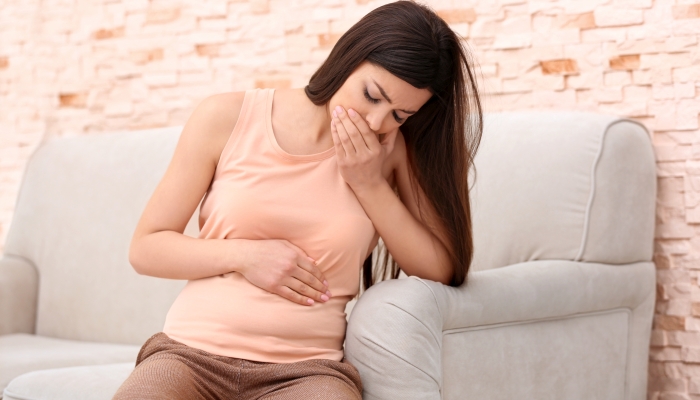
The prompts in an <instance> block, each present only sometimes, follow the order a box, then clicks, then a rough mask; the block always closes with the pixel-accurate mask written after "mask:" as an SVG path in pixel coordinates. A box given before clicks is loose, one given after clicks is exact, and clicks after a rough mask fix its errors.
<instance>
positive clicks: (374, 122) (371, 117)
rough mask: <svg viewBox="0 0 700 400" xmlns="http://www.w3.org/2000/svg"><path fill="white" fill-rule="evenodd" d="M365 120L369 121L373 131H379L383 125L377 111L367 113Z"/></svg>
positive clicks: (368, 123)
mask: <svg viewBox="0 0 700 400" xmlns="http://www.w3.org/2000/svg"><path fill="white" fill-rule="evenodd" d="M365 120H366V121H367V125H368V126H369V129H371V130H373V131H378V130H379V129H380V128H381V127H382V119H381V117H380V116H379V115H377V114H376V113H372V114H367V117H366V118H365Z"/></svg>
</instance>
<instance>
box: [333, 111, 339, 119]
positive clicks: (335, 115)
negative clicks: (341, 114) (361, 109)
mask: <svg viewBox="0 0 700 400" xmlns="http://www.w3.org/2000/svg"><path fill="white" fill-rule="evenodd" d="M333 116H334V117H336V118H338V114H336V112H335V110H333Z"/></svg>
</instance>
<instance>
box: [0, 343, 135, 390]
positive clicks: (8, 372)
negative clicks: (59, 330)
mask: <svg viewBox="0 0 700 400" xmlns="http://www.w3.org/2000/svg"><path fill="white" fill-rule="evenodd" d="M138 351H139V346H134V345H124V344H112V343H95V342H85V341H76V340H64V339H55V338H48V337H42V336H37V335H28V334H24V333H18V334H11V335H3V336H0V391H2V389H3V388H4V387H5V386H7V384H8V383H9V382H10V381H11V380H12V379H14V378H15V377H17V376H20V375H22V374H24V373H27V372H30V371H36V370H41V369H48V368H60V367H70V366H78V365H92V364H107V363H116V362H127V361H130V362H131V363H132V365H133V362H134V360H136V355H137V354H138Z"/></svg>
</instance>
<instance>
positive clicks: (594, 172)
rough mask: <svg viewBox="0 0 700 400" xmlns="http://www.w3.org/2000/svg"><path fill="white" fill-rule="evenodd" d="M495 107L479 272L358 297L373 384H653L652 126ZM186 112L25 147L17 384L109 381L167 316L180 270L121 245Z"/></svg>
mask: <svg viewBox="0 0 700 400" xmlns="http://www.w3.org/2000/svg"><path fill="white" fill-rule="evenodd" d="M485 122H486V126H485V132H484V136H483V140H482V143H481V147H480V149H479V153H478V155H477V159H476V165H477V174H478V175H477V179H476V182H475V186H474V189H473V190H472V196H473V198H472V206H473V219H474V234H475V248H476V250H475V258H474V263H473V266H472V272H471V273H470V277H469V281H468V284H467V285H465V286H462V287H460V288H451V287H447V286H444V285H441V284H438V283H435V282H431V281H426V280H422V279H418V278H415V277H410V278H408V279H399V280H393V281H385V282H381V283H379V284H377V285H376V286H375V287H373V288H371V289H370V290H368V291H367V292H365V293H364V294H363V295H362V296H361V297H360V300H359V301H358V302H357V304H356V305H355V307H354V309H353V310H352V313H351V314H350V319H349V325H348V330H347V336H346V342H345V346H346V355H347V357H348V358H349V359H350V361H351V362H353V364H355V365H356V366H357V368H358V369H359V371H360V373H361V375H362V380H363V384H364V385H365V393H364V398H365V399H444V400H448V399H449V400H452V399H538V400H539V399H626V400H632V399H635V400H643V399H646V379H647V358H648V351H649V350H648V348H649V339H650V331H651V321H652V316H653V306H654V296H655V271H654V264H653V263H652V261H651V259H652V250H653V236H654V208H655V198H656V178H655V162H654V155H653V151H652V147H651V142H650V139H649V134H648V132H647V131H646V130H645V129H644V128H643V126H641V125H639V124H637V123H635V122H633V121H630V120H626V119H620V118H618V117H615V116H609V115H600V114H592V113H584V112H563V111H557V112H534V111H530V112H509V113H490V114H486V120H485ZM180 129H181V127H172V128H165V129H155V130H148V131H138V132H117V133H112V134H100V135H90V136H83V137H72V138H66V139H60V140H51V141H48V142H46V143H44V144H43V145H42V146H40V147H39V149H38V150H37V151H36V152H35V153H34V154H33V156H32V157H31V159H30V160H29V163H28V166H27V169H26V173H25V175H24V179H23V182H22V186H21V190H20V193H19V196H18V201H17V206H16V209H15V214H14V216H13V220H12V225H11V227H10V231H9V234H8V240H7V243H6V248H5V254H4V256H3V258H2V259H0V389H2V388H3V387H5V386H7V387H6V388H5V390H4V396H5V397H4V398H5V400H10V399H76V398H81V399H109V398H111V395H112V394H113V393H114V391H115V390H116V389H117V387H118V386H119V385H120V384H121V382H122V381H123V380H124V379H125V378H126V377H127V376H128V374H129V373H130V372H131V370H132V368H133V363H134V360H135V357H136V354H137V352H138V349H139V347H140V345H141V344H142V343H143V342H144V341H145V340H146V338H148V337H149V336H150V335H152V334H153V333H155V332H158V331H159V330H160V329H161V328H162V325H163V321H164V317H165V313H166V312H167V310H168V308H169V306H170V304H171V302H172V301H173V299H174V298H175V296H176V295H177V293H178V292H179V290H180V289H181V288H182V286H183V284H184V282H181V281H170V280H165V279H156V278H151V277H146V276H139V275H137V274H136V273H135V272H134V271H133V269H132V268H131V267H130V266H129V264H128V259H127V251H128V245H129V240H130V237H131V233H132V231H133V229H134V227H135V224H136V222H137V220H138V218H139V216H140V214H141V211H142V209H143V207H144V206H145V204H146V201H147V200H148V198H149V196H150V194H151V192H152V191H153V189H154V187H155V185H156V184H157V182H158V181H159V179H160V177H161V176H162V174H163V172H164V171H165V168H166V166H167V163H168V161H169V159H170V157H171V156H172V152H173V150H174V146H175V143H176V141H177V138H178V135H179V132H180ZM471 180H472V181H473V177H472V179H471ZM197 216H198V215H197V213H195V215H193V217H192V219H191V221H190V224H189V225H188V227H187V230H186V234H188V235H190V236H196V234H197V226H196V223H195V221H196V218H197ZM353 304H354V302H353V303H351V304H349V306H350V307H349V308H348V312H349V311H350V309H351V306H352V305H353Z"/></svg>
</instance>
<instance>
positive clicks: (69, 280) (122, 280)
mask: <svg viewBox="0 0 700 400" xmlns="http://www.w3.org/2000/svg"><path fill="white" fill-rule="evenodd" d="M181 130H182V127H169V128H163V129H149V130H142V131H135V132H118V133H109V134H95V135H87V136H79V137H70V138H60V139H50V140H48V141H46V142H45V143H43V144H42V145H40V146H39V148H38V149H37V150H36V151H35V152H34V153H33V155H32V156H31V157H30V160H29V162H28V164H27V167H26V169H25V174H24V178H23V181H22V184H21V187H20V191H19V196H18V200H17V205H16V208H15V213H14V215H13V219H12V224H11V226H10V231H9V232H8V237H7V243H6V247H5V252H6V253H7V254H13V255H18V256H21V257H24V258H26V259H28V260H30V261H31V262H32V263H34V265H35V266H36V268H37V269H38V271H39V291H38V293H39V294H38V296H39V297H38V307H37V323H36V333H37V334H41V335H47V336H53V337H60V338H67V339H78V340H90V341H108V342H116V343H132V344H142V343H143V342H144V341H145V340H146V339H147V338H148V337H149V336H150V335H152V334H153V333H156V332H158V331H160V330H161V329H162V327H163V322H164V320H165V315H166V313H167V311H168V309H169V307H170V305H171V304H172V302H173V300H174V299H175V297H176V296H177V294H178V293H179V292H180V290H181V288H182V287H183V286H184V283H185V281H175V280H167V279H159V278H153V277H148V276H142V275H138V274H137V273H136V272H135V271H134V270H133V268H132V267H131V265H130V264H129V261H128V250H129V243H130V241H131V236H132V234H133V232H134V228H135V227H136V223H137V222H138V219H139V217H140V216H141V213H142V212H143V209H144V207H145V205H146V203H147V201H148V199H149V198H150V196H151V194H152V192H153V190H154V189H155V187H156V185H157V184H158V182H159V181H160V179H161V177H162V176H163V174H164V173H165V170H166V168H167V166H168V164H169V162H170V159H171V157H172V155H173V152H174V150H175V145H176V143H177V140H178V138H179V135H180V132H181ZM198 216H199V212H198V211H195V213H194V215H193V216H192V219H191V220H190V221H189V224H188V226H187V229H186V231H185V234H187V235H188V236H193V237H196V236H197V234H198V232H199V229H198V225H197V219H198Z"/></svg>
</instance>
